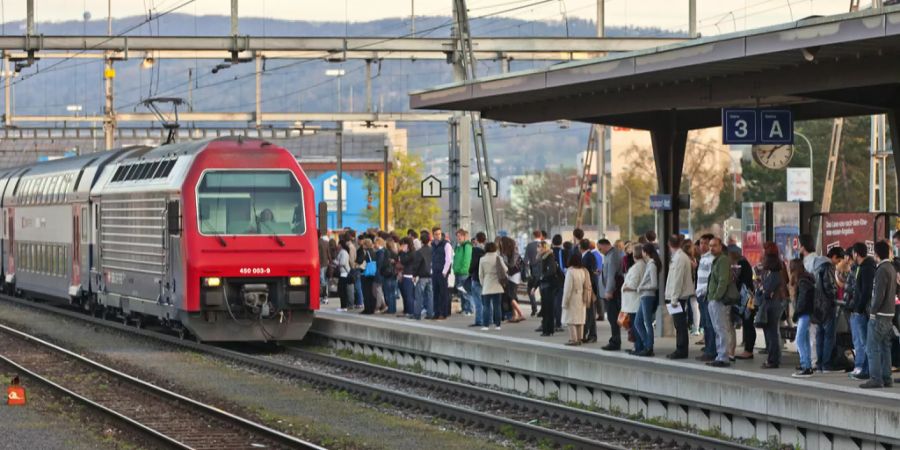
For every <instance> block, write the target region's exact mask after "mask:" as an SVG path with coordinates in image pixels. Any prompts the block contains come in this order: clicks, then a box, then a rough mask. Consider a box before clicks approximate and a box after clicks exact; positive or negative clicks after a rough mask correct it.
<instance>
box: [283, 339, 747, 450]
mask: <svg viewBox="0 0 900 450" xmlns="http://www.w3.org/2000/svg"><path fill="white" fill-rule="evenodd" d="M287 352H288V353H289V354H290V355H292V356H293V357H295V358H296V363H297V364H304V365H309V364H314V365H318V366H320V367H319V368H318V370H324V371H328V372H329V373H331V374H333V375H339V376H343V377H347V378H351V379H364V380H367V382H368V383H370V384H371V383H375V384H378V385H380V386H383V387H387V388H389V389H396V390H401V391H406V392H415V393H418V394H419V395H422V396H428V397H430V398H432V399H434V400H438V401H441V402H445V403H448V404H454V405H459V406H462V407H467V408H471V409H474V410H478V411H481V412H484V413H487V414H493V415H497V416H502V417H507V418H510V419H512V420H518V421H520V422H526V423H531V424H536V425H538V426H541V427H545V428H550V429H553V430H557V431H561V432H564V433H566V434H570V435H575V436H580V437H583V438H588V439H590V440H594V441H595V442H606V443H607V444H611V445H612V446H618V447H624V448H692V449H747V448H752V447H748V446H745V445H741V444H738V443H734V442H729V441H722V440H719V439H714V438H710V437H705V436H700V435H697V434H693V433H688V432H685V431H678V430H673V429H670V428H665V427H660V426H655V425H650V424H647V423H643V422H639V421H635V420H629V419H626V418H622V417H617V416H612V415H608V414H602V413H598V412H593V411H589V410H585V409H581V408H573V407H570V406H566V405H563V404H559V403H554V402H549V401H544V400H538V399H534V398H530V397H525V396H521V395H516V394H511V393H507V392H503V391H497V390H494V389H487V388H482V387H479V386H474V385H471V384H464V383H458V382H455V381H451V380H447V379H443V378H435V377H431V376H426V375H421V374H418V373H414V372H409V371H405V370H400V369H394V368H390V367H385V366H380V365H375V364H370V363H366V362H361V361H356V360H352V359H347V358H342V357H338V356H332V355H324V354H321V353H314V352H310V351H307V350H303V349H299V348H294V347H288V348H287Z"/></svg>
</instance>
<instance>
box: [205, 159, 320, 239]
mask: <svg viewBox="0 0 900 450" xmlns="http://www.w3.org/2000/svg"><path fill="white" fill-rule="evenodd" d="M197 197H198V201H197V205H198V222H199V225H200V232H201V233H202V234H205V235H215V234H245V235H247V234H264V235H271V234H285V235H287V234H296V235H301V234H304V233H306V221H305V217H304V211H303V192H302V190H301V188H300V184H299V183H298V182H297V178H296V177H295V176H294V174H293V172H291V171H288V170H256V171H255V170H215V171H207V172H206V173H204V175H203V178H202V179H201V180H200V182H199V184H198V185H197Z"/></svg>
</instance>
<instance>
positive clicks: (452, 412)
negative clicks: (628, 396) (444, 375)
mask: <svg viewBox="0 0 900 450" xmlns="http://www.w3.org/2000/svg"><path fill="white" fill-rule="evenodd" d="M0 300H4V301H8V302H12V303H16V304H19V305H22V306H26V307H30V308H33V309H40V310H42V311H46V312H49V313H52V314H56V315H61V316H65V317H68V318H72V319H76V320H81V321H86V322H89V323H92V324H95V325H101V326H104V327H107V328H111V329H115V330H118V331H124V332H127V333H131V334H137V335H140V336H142V337H147V338H150V339H154V340H157V341H161V342H165V343H167V344H172V345H176V346H180V347H183V348H188V349H191V350H195V351H198V352H202V353H205V354H208V355H213V356H218V357H221V358H224V359H227V360H231V361H233V362H238V363H241V364H243V365H246V366H250V367H254V368H257V369H261V370H265V371H268V372H271V373H276V374H280V375H283V376H287V377H290V378H293V379H298V380H303V381H305V382H308V383H310V384H313V385H318V386H323V387H329V388H333V389H339V390H343V391H347V392H351V393H354V394H357V395H360V396H362V397H367V398H370V399H373V400H377V401H383V402H388V403H391V404H394V405H398V406H403V407H406V408H411V409H415V410H420V411H425V412H428V413H430V414H433V415H435V416H437V417H441V418H443V419H445V420H450V421H455V422H460V423H465V424H470V425H478V426H481V427H483V428H487V429H491V430H495V431H501V430H509V429H512V430H515V432H516V435H517V436H518V437H519V438H524V439H527V440H533V441H534V442H547V441H549V442H553V443H555V444H557V445H560V446H568V447H570V448H604V449H616V450H621V449H623V447H621V446H617V445H612V444H608V443H603V442H597V441H596V440H593V439H586V438H582V437H579V436H575V435H571V434H568V433H563V432H559V431H556V430H551V429H548V428H543V427H539V426H536V425H531V424H528V423H524V422H520V421H516V420H513V419H508V418H504V417H497V416H494V415H490V414H486V413H482V412H479V411H474V410H470V409H466V408H462V407H458V406H454V405H447V404H444V403H441V402H438V401H435V400H431V399H428V398H425V397H421V396H417V395H412V394H406V393H402V392H397V391H395V390H391V389H387V388H381V387H378V386H370V385H367V384H365V383H360V382H357V381H352V380H348V379H346V378H342V377H338V376H334V375H328V374H323V373H317V372H314V371H311V370H305V369H302V368H299V367H296V366H291V365H288V364H283V363H278V362H274V361H269V360H266V359H263V358H259V357H255V356H252V355H247V354H244V353H240V352H236V351H233V350H228V349H224V348H220V347H214V346H211V345H207V344H199V343H196V342H192V341H186V340H182V339H179V338H177V337H174V336H168V335H165V334H162V333H159V332H154V331H149V330H143V329H138V328H135V327H128V326H125V325H122V324H119V323H117V322H111V321H108V320H102V319H98V318H95V317H91V316H88V315H85V314H83V313H80V312H76V311H72V310H67V309H62V308H58V307H52V306H48V305H45V304H39V303H34V302H30V301H26V300H22V299H18V298H15V297H10V296H6V295H0ZM0 327H2V325H0Z"/></svg>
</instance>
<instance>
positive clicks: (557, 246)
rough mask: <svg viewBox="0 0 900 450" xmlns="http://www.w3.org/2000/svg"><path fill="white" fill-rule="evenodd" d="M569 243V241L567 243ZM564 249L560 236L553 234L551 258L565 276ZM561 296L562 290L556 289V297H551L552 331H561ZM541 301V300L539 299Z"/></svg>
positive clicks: (565, 253)
mask: <svg viewBox="0 0 900 450" xmlns="http://www.w3.org/2000/svg"><path fill="white" fill-rule="evenodd" d="M568 244H570V245H571V243H568ZM566 255H567V252H566V249H565V247H564V244H563V240H562V236H560V235H558V234H557V235H554V236H553V258H554V259H555V260H556V263H557V264H558V265H559V268H560V270H561V271H562V273H563V276H565V273H566V262H568V261H566ZM562 296H563V290H562V289H557V290H556V297H555V298H554V299H553V307H554V310H553V317H554V319H556V328H555V329H554V331H562ZM541 301H543V300H541Z"/></svg>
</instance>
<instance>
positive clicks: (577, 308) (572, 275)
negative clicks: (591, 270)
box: [562, 267, 592, 325]
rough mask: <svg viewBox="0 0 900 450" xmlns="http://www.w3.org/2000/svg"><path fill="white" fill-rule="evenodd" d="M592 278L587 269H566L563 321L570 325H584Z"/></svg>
mask: <svg viewBox="0 0 900 450" xmlns="http://www.w3.org/2000/svg"><path fill="white" fill-rule="evenodd" d="M591 294H592V292H591V279H590V278H589V277H588V272H587V269H584V268H575V267H572V268H570V269H569V270H567V271H566V281H565V283H564V284H563V316H562V317H563V322H565V323H566V324H568V325H582V324H584V319H585V309H586V308H587V307H588V305H590V301H591Z"/></svg>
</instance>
